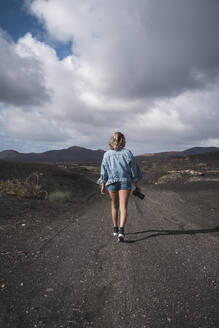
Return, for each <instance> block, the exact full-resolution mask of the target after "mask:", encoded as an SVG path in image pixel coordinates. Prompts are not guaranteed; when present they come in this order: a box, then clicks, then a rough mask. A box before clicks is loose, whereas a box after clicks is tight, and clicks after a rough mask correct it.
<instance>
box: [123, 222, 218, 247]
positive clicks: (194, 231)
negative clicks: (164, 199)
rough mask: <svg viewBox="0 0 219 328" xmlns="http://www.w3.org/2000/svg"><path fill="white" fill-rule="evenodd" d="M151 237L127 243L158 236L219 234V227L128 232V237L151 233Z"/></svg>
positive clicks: (135, 240) (131, 241)
mask: <svg viewBox="0 0 219 328" xmlns="http://www.w3.org/2000/svg"><path fill="white" fill-rule="evenodd" d="M151 232H152V234H151V235H149V236H146V237H142V238H138V239H132V240H125V241H124V242H125V243H135V242H138V241H142V240H145V239H149V238H153V237H158V236H168V235H195V234H199V233H214V232H219V226H217V227H215V228H211V229H189V230H155V229H154V230H153V229H152V230H144V231H136V232H128V233H126V235H138V234H143V233H151Z"/></svg>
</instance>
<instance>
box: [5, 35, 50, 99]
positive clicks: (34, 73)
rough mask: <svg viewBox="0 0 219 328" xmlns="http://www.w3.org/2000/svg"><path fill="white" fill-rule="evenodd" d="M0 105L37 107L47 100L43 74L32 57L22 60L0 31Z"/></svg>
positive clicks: (12, 43) (8, 39) (7, 37)
mask: <svg viewBox="0 0 219 328" xmlns="http://www.w3.org/2000/svg"><path fill="white" fill-rule="evenodd" d="M0 48H1V52H0V70H1V74H0V103H8V104H16V105H22V106H29V105H39V104H42V103H43V102H46V101H48V100H49V96H50V94H49V90H48V89H46V87H45V81H44V72H43V69H42V67H41V65H40V62H39V61H37V60H36V59H35V58H33V57H29V58H23V57H22V56H20V54H19V53H18V52H17V49H16V45H15V44H14V42H13V41H12V40H10V38H9V36H8V35H6V34H5V33H4V32H3V31H1V30H0Z"/></svg>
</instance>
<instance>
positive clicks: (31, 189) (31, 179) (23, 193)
mask: <svg viewBox="0 0 219 328" xmlns="http://www.w3.org/2000/svg"><path fill="white" fill-rule="evenodd" d="M39 180H40V173H38V172H34V173H31V174H30V175H29V176H27V177H26V178H24V179H18V178H12V179H8V180H0V191H1V192H6V193H7V194H9V195H17V196H19V197H22V198H34V199H46V198H47V196H48V193H47V191H46V190H43V189H42V186H41V185H40V183H39Z"/></svg>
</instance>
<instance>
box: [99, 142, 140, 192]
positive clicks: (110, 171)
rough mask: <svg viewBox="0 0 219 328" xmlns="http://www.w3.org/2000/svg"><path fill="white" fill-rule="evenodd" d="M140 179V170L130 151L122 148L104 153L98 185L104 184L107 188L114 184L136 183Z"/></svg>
mask: <svg viewBox="0 0 219 328" xmlns="http://www.w3.org/2000/svg"><path fill="white" fill-rule="evenodd" d="M140 179H142V174H141V171H140V168H139V166H138V164H137V163H136V160H135V157H134V156H133V154H132V152H131V151H130V150H128V149H126V148H122V149H120V150H118V151H115V150H108V151H107V152H105V153H104V156H103V160H102V163H101V172H100V178H99V179H98V181H97V183H98V184H101V183H102V182H104V183H105V185H106V186H107V185H109V184H111V183H114V182H133V183H136V182H137V181H138V180H140Z"/></svg>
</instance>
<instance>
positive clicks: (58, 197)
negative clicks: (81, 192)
mask: <svg viewBox="0 0 219 328" xmlns="http://www.w3.org/2000/svg"><path fill="white" fill-rule="evenodd" d="M48 200H49V201H50V202H51V203H56V202H69V201H71V192H70V191H61V190H56V191H54V192H51V193H50V194H49V196H48Z"/></svg>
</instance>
